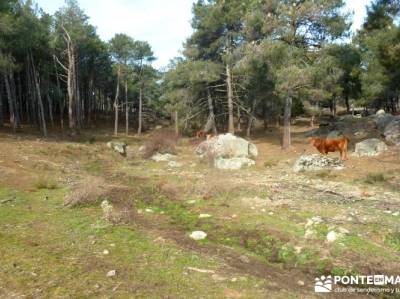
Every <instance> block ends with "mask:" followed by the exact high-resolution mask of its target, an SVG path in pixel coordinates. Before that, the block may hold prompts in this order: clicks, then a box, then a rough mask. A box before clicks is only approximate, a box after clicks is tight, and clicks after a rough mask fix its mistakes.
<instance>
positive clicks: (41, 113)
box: [30, 52, 47, 137]
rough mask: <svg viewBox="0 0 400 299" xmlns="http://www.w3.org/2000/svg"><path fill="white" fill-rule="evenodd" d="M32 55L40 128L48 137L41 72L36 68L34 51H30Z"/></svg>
mask: <svg viewBox="0 0 400 299" xmlns="http://www.w3.org/2000/svg"><path fill="white" fill-rule="evenodd" d="M30 57H31V64H32V72H33V80H34V82H35V86H36V92H37V100H38V107H39V109H38V114H39V123H40V129H41V131H42V133H43V136H44V137H47V127H46V119H45V116H44V107H43V100H42V94H41V90H40V82H39V74H38V72H37V70H36V67H35V62H34V61H33V56H32V52H30Z"/></svg>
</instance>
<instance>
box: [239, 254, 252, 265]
mask: <svg viewBox="0 0 400 299" xmlns="http://www.w3.org/2000/svg"><path fill="white" fill-rule="evenodd" d="M239 260H240V261H241V262H243V263H246V264H248V263H250V259H249V258H248V257H247V256H245V255H241V256H240V257H239Z"/></svg>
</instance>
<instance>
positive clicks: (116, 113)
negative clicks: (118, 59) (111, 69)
mask: <svg viewBox="0 0 400 299" xmlns="http://www.w3.org/2000/svg"><path fill="white" fill-rule="evenodd" d="M120 77H121V65H118V74H117V91H116V92H115V99H114V111H115V122H114V135H115V136H117V135H118V112H119V111H118V109H119V107H118V106H119V104H118V97H119V81H120Z"/></svg>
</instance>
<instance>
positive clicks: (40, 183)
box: [34, 176, 59, 190]
mask: <svg viewBox="0 0 400 299" xmlns="http://www.w3.org/2000/svg"><path fill="white" fill-rule="evenodd" d="M34 186H35V188H36V189H38V190H40V189H49V190H53V189H57V188H59V186H58V184H57V181H56V180H55V179H54V178H51V177H48V176H40V177H39V178H38V179H37V180H36V181H35V183H34Z"/></svg>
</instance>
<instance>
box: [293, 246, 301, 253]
mask: <svg viewBox="0 0 400 299" xmlns="http://www.w3.org/2000/svg"><path fill="white" fill-rule="evenodd" d="M294 250H295V251H296V253H297V254H300V253H301V251H302V250H303V247H301V246H295V247H294Z"/></svg>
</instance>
